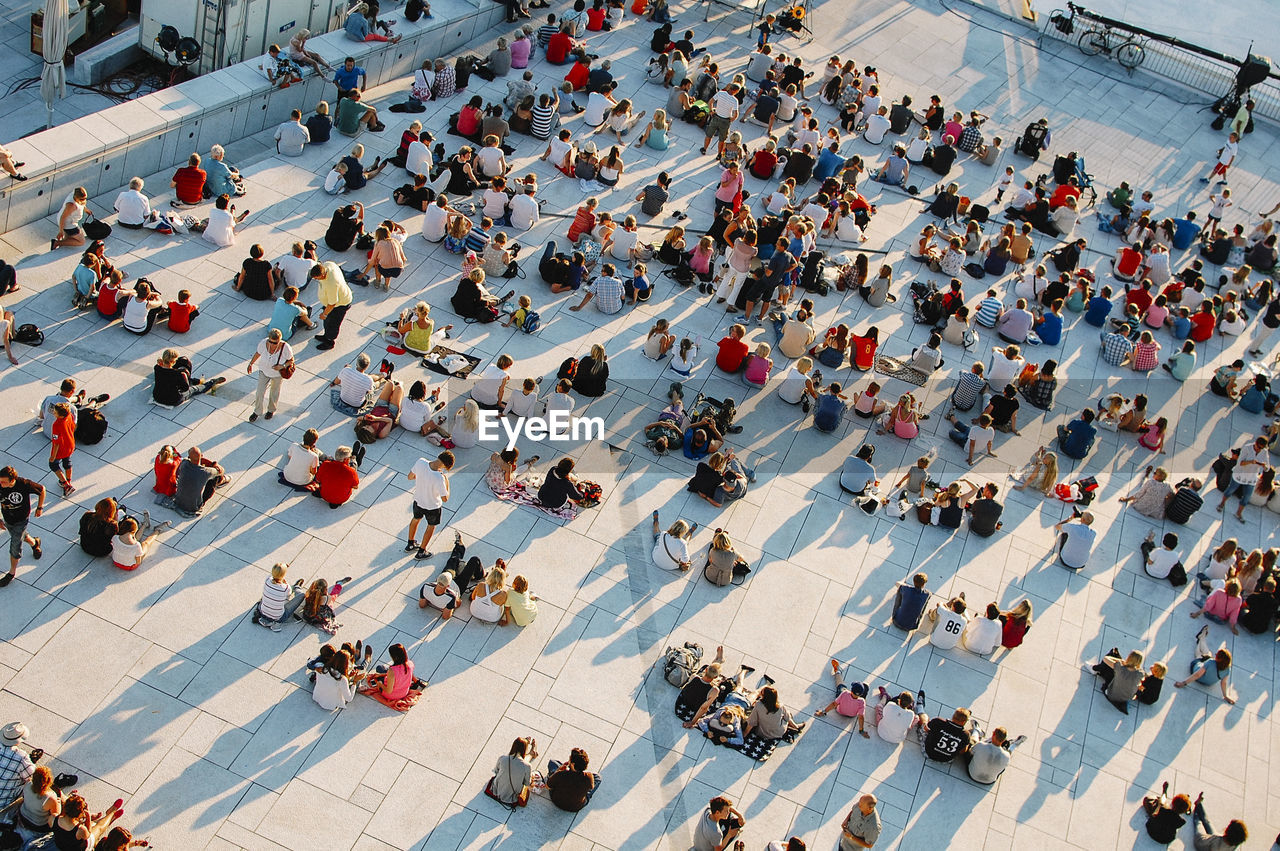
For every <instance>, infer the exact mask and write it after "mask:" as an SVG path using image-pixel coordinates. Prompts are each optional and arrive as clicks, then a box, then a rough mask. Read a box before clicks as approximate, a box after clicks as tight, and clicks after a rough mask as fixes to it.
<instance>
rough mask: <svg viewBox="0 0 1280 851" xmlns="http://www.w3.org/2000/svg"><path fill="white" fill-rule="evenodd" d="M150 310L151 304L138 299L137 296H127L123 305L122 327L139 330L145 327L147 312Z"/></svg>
mask: <svg viewBox="0 0 1280 851" xmlns="http://www.w3.org/2000/svg"><path fill="white" fill-rule="evenodd" d="M150 312H151V304H150V303H149V302H145V301H138V297H137V296H129V300H128V301H126V302H125V305H124V327H126V328H128V329H129V330H130V331H141V330H142V329H143V328H146V327H147V314H148V313H150Z"/></svg>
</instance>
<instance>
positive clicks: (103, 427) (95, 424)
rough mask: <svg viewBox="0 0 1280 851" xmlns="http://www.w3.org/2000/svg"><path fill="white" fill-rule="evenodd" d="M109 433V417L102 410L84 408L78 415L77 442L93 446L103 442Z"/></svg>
mask: <svg viewBox="0 0 1280 851" xmlns="http://www.w3.org/2000/svg"><path fill="white" fill-rule="evenodd" d="M106 433H107V418H106V417H105V416H104V415H103V413H102V411H98V410H94V409H89V410H83V411H81V412H80V413H79V415H78V416H77V417H76V443H83V444H85V445H86V446H92V445H94V444H95V443H101V442H102V438H103V437H104V436H105V435H106Z"/></svg>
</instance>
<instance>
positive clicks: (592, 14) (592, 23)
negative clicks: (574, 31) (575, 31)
mask: <svg viewBox="0 0 1280 851" xmlns="http://www.w3.org/2000/svg"><path fill="white" fill-rule="evenodd" d="M587 29H588V30H590V31H591V32H600V31H601V30H602V29H604V9H596V8H591V9H588V10H587Z"/></svg>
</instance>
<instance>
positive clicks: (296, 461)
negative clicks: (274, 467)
mask: <svg viewBox="0 0 1280 851" xmlns="http://www.w3.org/2000/svg"><path fill="white" fill-rule="evenodd" d="M319 463H320V453H319V452H316V451H315V450H314V449H308V448H307V447H305V446H303V445H302V444H301V443H295V444H293V446H290V447H289V459H288V460H287V461H285V464H284V480H285V481H286V482H288V483H289V484H291V485H306V484H310V483H311V480H312V479H313V478H314V475H313V474H312V472H311V468H312V466H313V465H317V464H319Z"/></svg>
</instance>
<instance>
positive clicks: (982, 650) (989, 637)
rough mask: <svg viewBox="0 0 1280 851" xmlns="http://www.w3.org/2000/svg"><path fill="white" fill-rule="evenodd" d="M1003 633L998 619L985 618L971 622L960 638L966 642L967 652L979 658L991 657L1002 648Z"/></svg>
mask: <svg viewBox="0 0 1280 851" xmlns="http://www.w3.org/2000/svg"><path fill="white" fill-rule="evenodd" d="M1003 633H1004V628H1003V625H1002V624H1001V623H1000V621H999V620H998V619H997V620H991V619H990V618H988V617H985V616H983V617H980V618H974V619H973V620H971V621H969V625H968V626H966V627H965V628H964V632H963V633H961V636H960V637H961V638H962V639H963V640H964V649H965V650H968V651H969V652H971V653H977V654H978V655H979V656H990V655H991V654H992V653H994V652H995V649H996V648H997V647H999V646H1000V640H1001V638H1002V637H1003Z"/></svg>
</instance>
